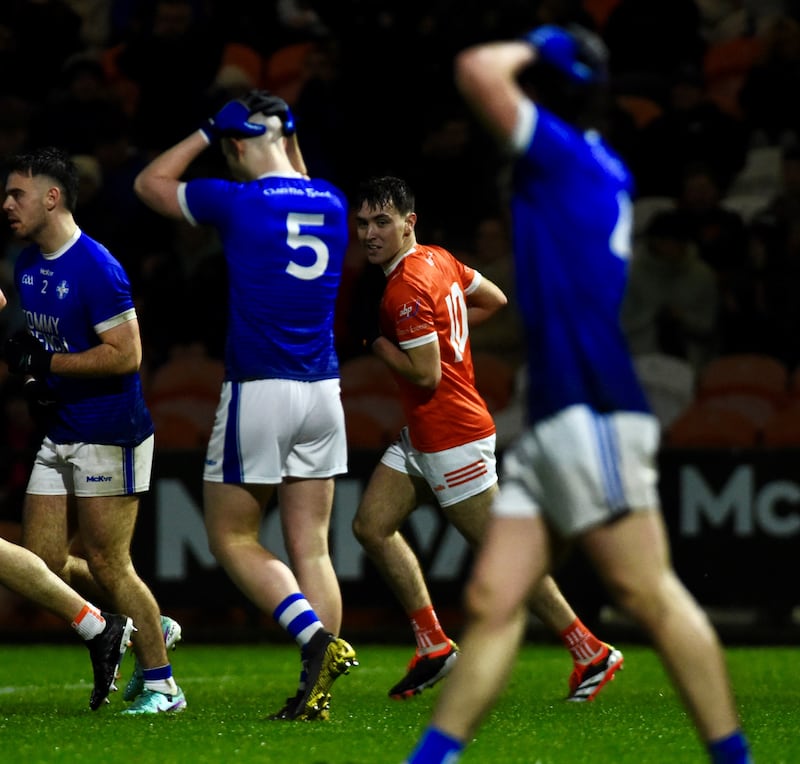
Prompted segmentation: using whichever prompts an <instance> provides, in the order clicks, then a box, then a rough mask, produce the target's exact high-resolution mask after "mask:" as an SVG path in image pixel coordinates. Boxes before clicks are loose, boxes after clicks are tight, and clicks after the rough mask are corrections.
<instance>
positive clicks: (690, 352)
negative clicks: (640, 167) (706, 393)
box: [621, 212, 719, 370]
mask: <svg viewBox="0 0 800 764" xmlns="http://www.w3.org/2000/svg"><path fill="white" fill-rule="evenodd" d="M718 297H719V293H718V288H717V279H716V276H715V274H714V271H713V270H712V269H711V268H710V267H709V266H708V265H707V264H706V263H704V262H703V260H702V259H701V258H700V256H699V254H698V251H697V247H696V246H695V245H694V243H693V242H692V238H691V231H690V229H689V227H688V225H687V222H686V219H685V217H684V216H683V215H681V214H680V213H678V212H661V213H659V214H657V215H656V216H655V217H654V218H653V219H652V220H651V221H650V224H649V226H648V228H647V233H646V236H645V239H644V242H643V243H642V245H641V246H640V247H639V248H638V249H637V251H636V253H635V255H634V257H633V259H632V261H631V264H630V273H629V277H628V285H627V292H626V295H625V300H624V301H623V306H622V314H621V320H622V326H623V329H624V331H625V335H626V337H627V339H628V344H629V346H630V349H631V353H632V354H633V356H634V357H636V356H642V355H652V354H665V355H670V356H675V357H676V358H682V359H684V360H686V361H688V362H689V364H690V365H691V366H692V367H693V368H694V369H695V370H699V369H700V368H702V367H703V366H704V365H705V364H706V363H707V362H708V361H709V360H710V359H711V358H713V357H714V356H715V355H716V354H717V353H718V349H719V325H718Z"/></svg>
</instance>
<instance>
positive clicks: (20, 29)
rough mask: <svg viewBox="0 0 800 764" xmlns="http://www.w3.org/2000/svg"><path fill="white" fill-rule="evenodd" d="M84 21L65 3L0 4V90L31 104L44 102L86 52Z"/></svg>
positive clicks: (9, 0) (11, 0)
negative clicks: (71, 61) (64, 69)
mask: <svg viewBox="0 0 800 764" xmlns="http://www.w3.org/2000/svg"><path fill="white" fill-rule="evenodd" d="M80 32H81V18H80V16H78V14H76V13H75V12H74V11H73V10H72V9H71V8H70V7H69V6H68V5H67V3H65V2H64V1H63V0H3V2H2V3H0V64H2V65H0V78H2V81H0V87H1V88H2V92H3V93H5V94H8V95H17V96H20V97H21V98H24V99H25V100H29V101H31V102H32V103H37V102H43V101H44V100H45V99H46V98H47V95H48V94H49V92H50V90H51V88H52V87H53V72H54V71H58V70H59V68H60V67H61V66H62V65H63V63H64V62H65V61H66V60H67V58H69V56H71V55H72V54H73V53H77V52H79V51H81V50H83V47H84V46H83V41H82V40H81V35H80Z"/></svg>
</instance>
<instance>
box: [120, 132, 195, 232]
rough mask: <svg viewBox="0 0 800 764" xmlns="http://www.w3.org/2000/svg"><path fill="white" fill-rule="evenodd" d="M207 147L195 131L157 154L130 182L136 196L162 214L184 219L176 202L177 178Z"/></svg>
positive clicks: (178, 181)
mask: <svg viewBox="0 0 800 764" xmlns="http://www.w3.org/2000/svg"><path fill="white" fill-rule="evenodd" d="M207 146H208V142H207V141H206V139H205V138H204V137H203V134H202V133H201V132H200V131H199V130H198V131H197V132H194V133H192V134H191V135H189V136H188V137H186V138H184V139H183V140H182V141H180V143H176V144H175V145H174V146H173V147H172V148H169V149H167V150H166V151H165V152H164V153H163V154H160V155H159V156H157V157H156V158H155V159H154V160H153V161H152V162H151V163H150V164H149V165H147V167H145V168H144V170H142V171H141V172H140V173H139V174H138V175H137V176H136V180H135V181H134V182H133V189H134V191H135V192H136V194H137V195H138V197H139V198H140V199H141V200H142V201H143V202H144V203H145V204H146V205H147V206H148V207H150V208H151V209H153V210H155V211H156V212H158V213H160V214H161V215H164V216H166V217H169V218H174V219H175V220H183V212H182V211H181V207H180V203H179V202H178V186H179V185H180V179H181V177H182V176H183V173H184V172H186V169H187V168H188V167H189V165H190V164H191V163H192V161H193V160H194V159H195V158H196V157H197V156H198V155H199V154H200V153H201V152H202V151H204V150H205V149H206V148H207Z"/></svg>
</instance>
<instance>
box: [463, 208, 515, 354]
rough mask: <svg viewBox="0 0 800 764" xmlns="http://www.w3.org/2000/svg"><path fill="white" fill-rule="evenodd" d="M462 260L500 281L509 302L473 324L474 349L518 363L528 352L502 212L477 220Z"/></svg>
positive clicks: (508, 235) (492, 279) (476, 351)
mask: <svg viewBox="0 0 800 764" xmlns="http://www.w3.org/2000/svg"><path fill="white" fill-rule="evenodd" d="M463 260H464V262H465V263H467V265H470V266H472V267H473V268H475V269H476V270H478V271H480V272H481V273H482V274H483V275H484V276H486V278H488V279H489V280H490V281H493V282H494V283H495V284H497V286H499V287H500V289H502V290H503V292H504V293H505V295H506V297H507V298H508V305H506V307H504V308H503V309H502V310H500V311H498V312H497V313H496V314H495V315H494V316H492V318H491V319H489V320H488V321H485V322H484V323H482V324H479V325H478V326H474V327H471V328H470V330H469V338H470V344H471V345H472V351H473V353H475V354H479V353H481V352H487V353H494V354H497V355H499V356H501V357H503V358H504V359H505V360H506V361H508V362H509V363H511V364H513V365H514V366H515V367H518V366H519V365H520V364H521V363H522V361H523V359H524V356H525V349H524V348H525V344H524V341H523V329H522V324H521V322H520V320H519V313H518V308H517V300H516V284H515V282H514V264H513V260H512V257H511V231H510V230H509V222H508V220H506V218H505V217H504V216H503V215H502V214H499V213H498V214H494V215H486V216H484V217H483V218H482V219H481V220H479V221H478V223H477V225H476V226H475V231H474V238H473V241H472V243H471V246H470V248H469V250H468V252H466V253H465V254H464V257H463Z"/></svg>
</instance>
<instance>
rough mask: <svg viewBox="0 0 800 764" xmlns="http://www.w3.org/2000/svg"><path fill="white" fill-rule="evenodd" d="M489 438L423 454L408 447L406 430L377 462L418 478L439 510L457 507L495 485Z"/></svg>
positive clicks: (493, 444)
mask: <svg viewBox="0 0 800 764" xmlns="http://www.w3.org/2000/svg"><path fill="white" fill-rule="evenodd" d="M494 447H495V436H494V435H492V436H490V437H488V438H483V439H482V440H475V441H473V442H472V443H465V444H464V445H463V446H456V447H455V448H448V449H446V450H444V451H435V452H433V453H425V452H423V451H418V450H417V449H416V448H414V446H412V445H411V440H410V439H409V437H408V427H404V428H403V429H402V430H401V431H400V437H399V438H398V440H396V441H395V442H394V443H392V445H391V446H389V448H387V449H386V451H385V452H384V454H383V456H382V457H381V463H382V464H385V465H386V466H387V467H391V468H392V469H393V470H397V471H398V472H402V473H404V474H406V475H411V476H412V477H421V478H424V479H425V481H426V482H427V483H428V485H429V486H430V488H431V490H432V491H433V495H434V496H435V497H436V500H437V501H438V502H439V505H440V506H442V507H449V506H452V505H453V504H457V503H458V502H460V501H464V499H469V498H470V497H471V496H476V495H477V494H479V493H482V492H483V491H485V490H486V489H487V488H491V486H493V485H494V484H495V483H496V482H497V460H496V458H495V454H494Z"/></svg>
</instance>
